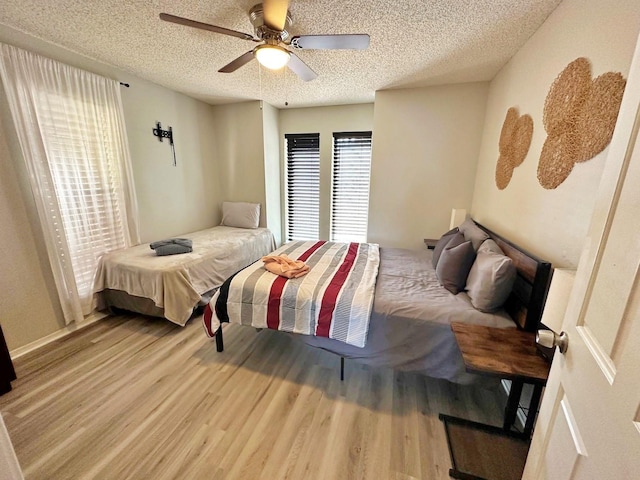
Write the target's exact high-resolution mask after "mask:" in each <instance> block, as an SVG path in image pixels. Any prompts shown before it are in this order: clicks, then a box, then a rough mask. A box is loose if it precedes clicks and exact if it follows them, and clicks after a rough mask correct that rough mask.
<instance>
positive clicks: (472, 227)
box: [459, 218, 489, 252]
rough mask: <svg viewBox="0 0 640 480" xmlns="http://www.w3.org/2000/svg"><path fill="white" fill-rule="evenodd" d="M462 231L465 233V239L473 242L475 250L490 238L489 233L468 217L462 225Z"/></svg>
mask: <svg viewBox="0 0 640 480" xmlns="http://www.w3.org/2000/svg"><path fill="white" fill-rule="evenodd" d="M459 228H460V231H461V232H462V234H463V235H464V239H465V240H470V241H471V243H472V244H473V250H474V251H476V252H477V251H478V248H480V245H481V244H482V242H484V241H485V240H486V239H487V238H489V234H488V233H487V232H485V231H484V230H482V229H481V228H480V227H479V226H478V225H476V222H474V221H473V220H471V219H470V218H467V219H466V220H465V221H464V222H462V225H460V227H459Z"/></svg>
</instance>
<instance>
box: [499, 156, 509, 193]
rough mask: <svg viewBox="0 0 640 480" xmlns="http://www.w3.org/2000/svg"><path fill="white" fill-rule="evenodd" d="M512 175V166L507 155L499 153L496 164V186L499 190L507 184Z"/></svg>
mask: <svg viewBox="0 0 640 480" xmlns="http://www.w3.org/2000/svg"><path fill="white" fill-rule="evenodd" d="M512 176H513V166H512V165H511V162H510V161H509V158H508V157H505V156H504V155H500V156H499V157H498V163H497V164H496V186H497V187H498V188H499V189H500V190H504V189H505V188H507V185H509V182H510V181H511V177H512Z"/></svg>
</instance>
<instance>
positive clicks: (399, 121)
mask: <svg viewBox="0 0 640 480" xmlns="http://www.w3.org/2000/svg"><path fill="white" fill-rule="evenodd" d="M488 88H489V85H488V83H484V82H483V83H468V84H459V85H445V86H438V87H429V88H419V89H406V90H387V91H379V92H376V103H375V115H374V130H373V160H372V165H371V167H372V168H371V199H370V202H369V235H368V240H369V241H370V242H376V243H379V244H380V245H382V246H385V247H402V248H412V249H419V248H424V243H423V239H424V238H438V237H439V236H440V235H442V234H443V233H444V232H445V231H447V230H448V229H449V220H450V218H451V209H452V208H464V209H467V210H468V209H469V208H470V206H471V200H472V195H473V186H474V180H475V176H476V164H477V158H478V149H479V146H480V141H481V138H482V128H483V121H484V116H485V104H486V99H487V92H488Z"/></svg>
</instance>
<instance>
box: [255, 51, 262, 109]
mask: <svg viewBox="0 0 640 480" xmlns="http://www.w3.org/2000/svg"><path fill="white" fill-rule="evenodd" d="M256 63H257V64H258V81H259V83H260V108H262V65H260V62H256Z"/></svg>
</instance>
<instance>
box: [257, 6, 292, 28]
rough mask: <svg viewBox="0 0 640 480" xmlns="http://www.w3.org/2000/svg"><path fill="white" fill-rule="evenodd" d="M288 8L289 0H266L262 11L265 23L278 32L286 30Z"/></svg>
mask: <svg viewBox="0 0 640 480" xmlns="http://www.w3.org/2000/svg"><path fill="white" fill-rule="evenodd" d="M288 10H289V0H264V1H263V2H262V11H263V12H264V13H263V15H264V23H265V25H266V26H267V27H269V28H270V29H272V30H276V31H278V32H280V31H282V30H284V25H285V21H286V20H287V11H288Z"/></svg>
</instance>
